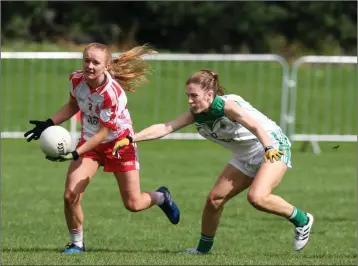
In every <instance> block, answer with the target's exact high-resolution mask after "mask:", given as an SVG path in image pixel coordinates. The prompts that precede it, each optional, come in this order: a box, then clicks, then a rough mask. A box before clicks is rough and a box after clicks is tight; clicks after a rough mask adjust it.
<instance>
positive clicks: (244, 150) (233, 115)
mask: <svg viewBox="0 0 358 266" xmlns="http://www.w3.org/2000/svg"><path fill="white" fill-rule="evenodd" d="M186 94H187V96H188V103H189V106H190V108H189V111H187V112H185V113H184V114H182V115H180V116H179V117H178V118H176V119H175V120H172V121H169V122H167V123H164V124H155V125H152V126H150V127H148V128H145V129H143V130H142V131H140V132H138V133H136V134H135V135H134V136H129V137H128V138H126V139H123V140H120V141H118V142H116V144H115V146H114V147H113V153H116V152H117V150H118V149H120V148H121V147H124V146H126V145H129V143H132V142H139V141H146V140H154V139H158V138H161V137H163V136H165V135H167V134H169V133H171V132H174V131H176V130H179V129H181V128H183V127H185V126H187V125H190V124H193V123H195V127H196V129H197V130H198V132H199V134H200V135H201V136H203V137H204V138H206V139H208V140H211V141H213V142H215V143H217V144H220V145H222V146H223V147H224V148H226V149H228V150H230V151H231V152H232V159H231V161H230V162H229V163H228V164H227V165H226V166H225V168H224V170H223V171H222V173H221V175H220V176H219V178H218V180H217V181H216V183H215V185H214V187H213V188H212V189H211V191H210V193H209V195H208V198H207V201H206V204H205V207H204V210H203V214H202V224H201V238H200V240H199V244H198V246H197V247H196V248H190V249H188V250H187V252H188V253H196V254H205V253H208V252H209V251H210V250H211V248H212V246H213V243H214V237H215V233H216V230H217V229H218V225H219V220H220V217H221V213H222V211H223V207H224V205H225V203H226V202H228V201H229V200H230V199H231V198H233V197H234V196H236V195H237V194H239V193H240V192H242V191H244V190H245V189H247V188H249V190H248V195H247V198H248V201H249V202H250V203H251V204H252V206H254V207H255V208H256V209H258V210H260V211H264V212H267V213H272V214H274V215H279V216H282V217H285V218H287V219H288V220H289V221H290V222H292V223H293V224H294V226H295V229H294V244H293V247H294V250H301V249H302V248H303V247H304V246H305V245H306V244H307V242H308V239H309V235H310V231H311V228H312V224H313V221H314V219H313V216H312V215H311V214H309V213H305V212H303V211H302V210H300V209H299V208H296V207H294V206H293V205H291V204H290V203H288V202H287V201H285V200H284V199H283V198H281V197H279V196H277V195H274V194H272V191H273V189H274V188H275V187H276V186H277V185H278V184H279V183H280V182H281V180H282V178H283V176H284V174H285V173H286V171H287V169H288V168H291V161H290V159H291V151H290V146H291V143H290V141H289V140H288V138H287V137H286V136H285V135H284V134H283V132H282V131H281V128H280V127H279V126H278V125H276V123H275V122H274V121H272V120H270V119H269V118H268V117H267V116H265V115H264V114H262V113H261V112H260V111H258V110H257V109H255V108H254V107H252V106H251V105H250V104H249V103H248V102H246V101H245V100H244V99H243V98H241V97H240V96H238V95H233V94H229V95H224V93H223V91H222V87H221V86H220V84H219V78H218V74H217V73H215V72H213V71H211V70H201V71H199V72H197V73H194V74H193V75H192V76H191V77H190V78H189V79H188V80H187V82H186Z"/></svg>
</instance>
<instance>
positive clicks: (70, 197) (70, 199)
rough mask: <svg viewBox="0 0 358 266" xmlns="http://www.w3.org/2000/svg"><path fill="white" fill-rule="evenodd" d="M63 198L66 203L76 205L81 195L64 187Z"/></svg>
mask: <svg viewBox="0 0 358 266" xmlns="http://www.w3.org/2000/svg"><path fill="white" fill-rule="evenodd" d="M63 199H64V202H65V204H67V205H76V204H77V203H79V202H80V199H81V195H80V194H76V193H74V192H73V191H71V190H69V189H66V190H65V193H64V196H63Z"/></svg>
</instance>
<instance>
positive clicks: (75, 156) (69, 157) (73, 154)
mask: <svg viewBox="0 0 358 266" xmlns="http://www.w3.org/2000/svg"><path fill="white" fill-rule="evenodd" d="M79 157H80V156H79V155H78V152H77V151H73V152H69V153H66V154H64V155H60V156H59V157H56V158H54V157H51V156H46V159H47V160H50V161H53V162H64V161H70V160H74V161H76V160H77V159H78V158H79Z"/></svg>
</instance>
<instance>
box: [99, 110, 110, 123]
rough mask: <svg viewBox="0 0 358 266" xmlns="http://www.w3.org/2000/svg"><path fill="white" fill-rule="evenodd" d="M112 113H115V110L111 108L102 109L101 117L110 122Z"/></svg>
mask: <svg viewBox="0 0 358 266" xmlns="http://www.w3.org/2000/svg"><path fill="white" fill-rule="evenodd" d="M112 115H113V112H112V111H111V109H110V108H107V109H102V110H101V112H100V115H99V117H100V118H101V120H102V121H103V122H108V121H109V120H111V116H112Z"/></svg>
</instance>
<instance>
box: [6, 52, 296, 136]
mask: <svg viewBox="0 0 358 266" xmlns="http://www.w3.org/2000/svg"><path fill="white" fill-rule="evenodd" d="M118 55H120V54H119V53H114V54H113V56H118ZM1 58H2V59H81V58H82V53H81V52H2V53H1ZM144 58H145V59H146V60H155V61H196V62H197V61H210V62H212V61H220V62H225V61H235V62H275V63H279V64H280V65H281V67H282V73H283V75H282V89H281V98H282V99H281V110H280V111H281V115H280V117H281V118H285V117H286V116H285V115H284V114H283V112H285V113H286V112H287V102H288V89H287V85H286V84H287V82H286V81H287V80H288V78H289V67H288V64H287V61H286V60H285V59H284V58H283V57H281V56H278V55H273V54H157V55H149V56H146V57H144ZM280 126H281V128H282V129H283V130H286V127H287V121H285V120H283V119H281V120H280ZM70 133H71V135H72V136H73V137H75V138H76V139H77V138H78V135H79V133H78V132H77V122H76V120H75V119H74V118H72V119H71V125H70ZM1 138H23V132H9V131H8V132H1ZM164 139H178V140H179V139H195V140H202V139H204V138H203V137H201V136H200V135H199V134H197V133H172V134H169V135H167V136H166V137H165V138H164Z"/></svg>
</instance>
